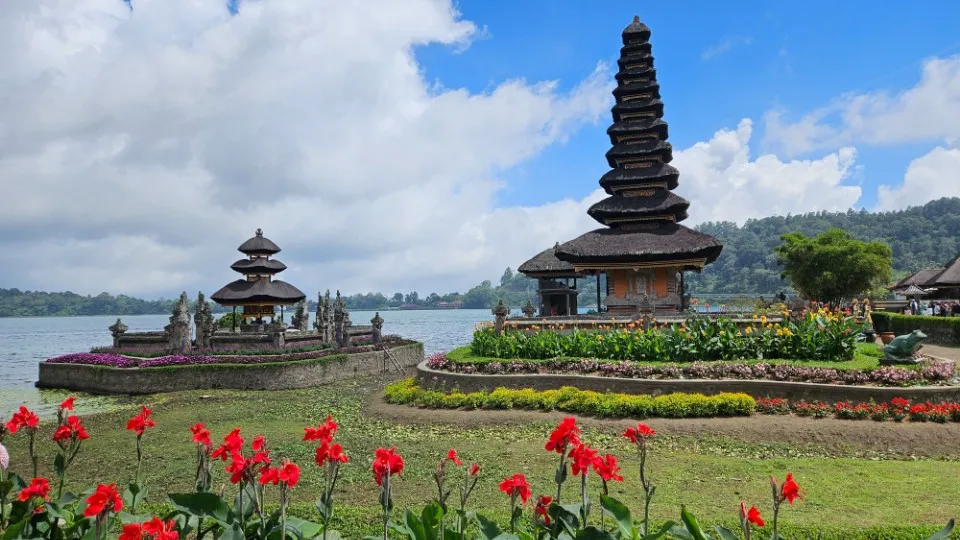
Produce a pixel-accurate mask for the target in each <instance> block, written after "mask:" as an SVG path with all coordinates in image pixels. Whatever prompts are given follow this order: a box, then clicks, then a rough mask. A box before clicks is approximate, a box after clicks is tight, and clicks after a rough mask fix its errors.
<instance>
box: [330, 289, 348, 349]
mask: <svg viewBox="0 0 960 540" xmlns="http://www.w3.org/2000/svg"><path fill="white" fill-rule="evenodd" d="M346 311H347V307H346V304H344V302H343V298H341V297H340V291H339V290H338V291H337V298H336V299H335V300H334V301H333V338H334V341H336V343H337V345H340V346H343V319H344V315H345V313H346Z"/></svg>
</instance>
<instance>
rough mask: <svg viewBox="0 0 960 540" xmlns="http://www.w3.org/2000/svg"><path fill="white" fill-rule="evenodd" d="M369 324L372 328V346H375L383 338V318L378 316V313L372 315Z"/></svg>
mask: <svg viewBox="0 0 960 540" xmlns="http://www.w3.org/2000/svg"><path fill="white" fill-rule="evenodd" d="M370 324H371V325H372V326H373V344H374V345H377V344H379V343H380V340H381V339H382V338H383V317H381V316H380V312H379V311H378V312H376V313H374V314H373V318H372V319H370Z"/></svg>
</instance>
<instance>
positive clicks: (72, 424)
mask: <svg viewBox="0 0 960 540" xmlns="http://www.w3.org/2000/svg"><path fill="white" fill-rule="evenodd" d="M89 438H90V435H89V434H87V429H86V428H85V427H83V423H82V421H81V420H80V418H78V417H77V416H74V415H70V416H68V417H67V422H66V423H65V424H61V425H60V426H59V427H57V430H56V431H54V432H53V440H54V442H58V443H59V442H62V441H66V440H68V439H73V440H77V441H83V440H86V439H89Z"/></svg>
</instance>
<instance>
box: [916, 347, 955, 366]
mask: <svg viewBox="0 0 960 540" xmlns="http://www.w3.org/2000/svg"><path fill="white" fill-rule="evenodd" d="M920 352H921V353H923V354H929V355H930V356H936V357H937V358H943V359H946V360H953V361H955V362H957V363H960V347H944V346H943V345H927V344H924V345H923V348H922V349H920Z"/></svg>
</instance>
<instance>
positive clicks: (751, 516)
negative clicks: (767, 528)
mask: <svg viewBox="0 0 960 540" xmlns="http://www.w3.org/2000/svg"><path fill="white" fill-rule="evenodd" d="M743 507H744V504H743V503H740V512H741V513H743V514H744V518H745V519H746V520H747V521H749V522H750V523H753V524H754V525H756V526H757V527H763V526H764V525H765V523H764V522H763V518H762V517H760V511H759V510H757V507H756V506H751V507H750V510H746V511H744V508H743Z"/></svg>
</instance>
